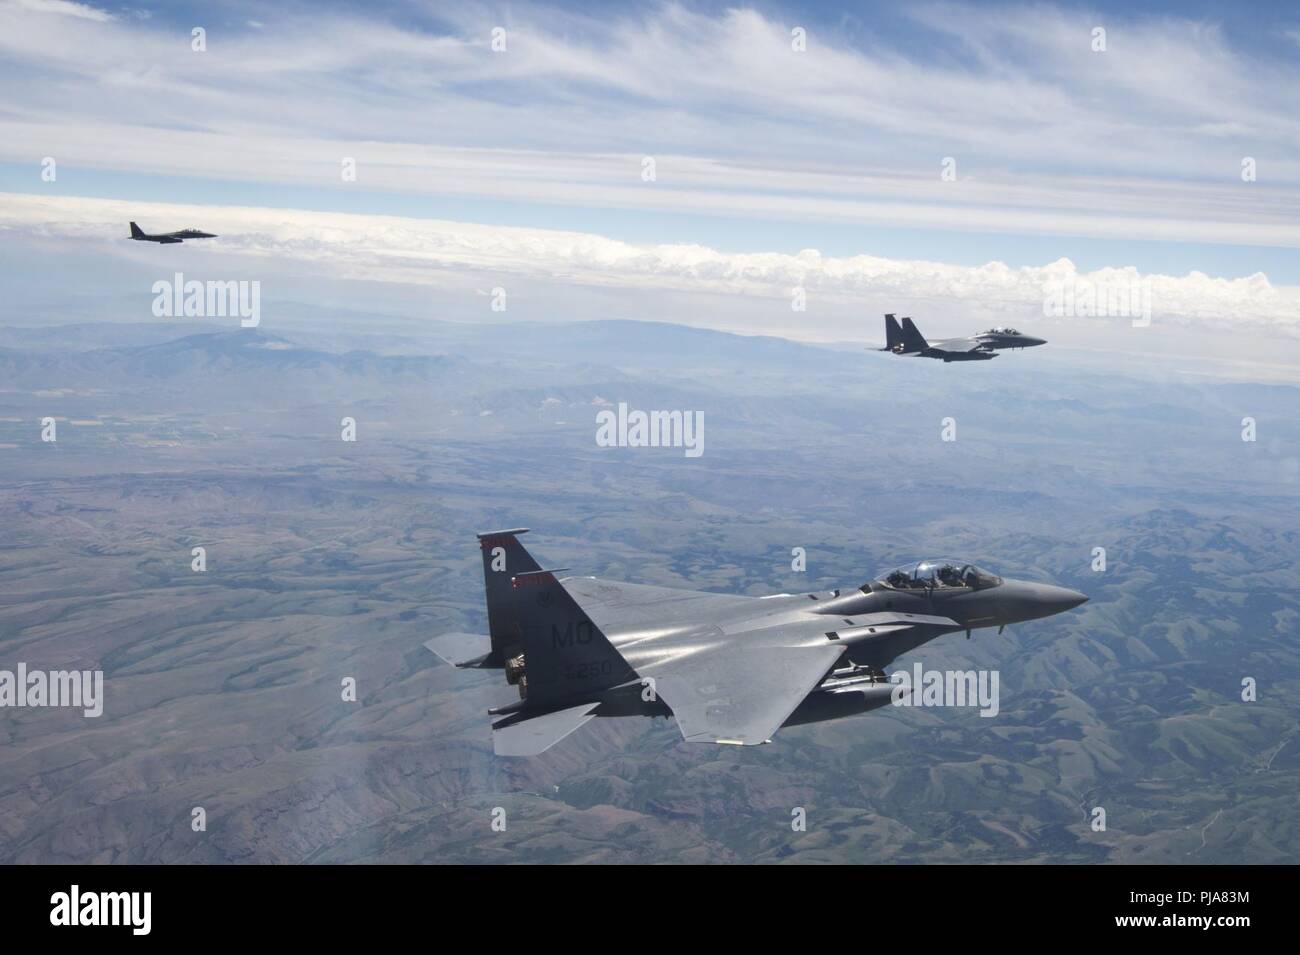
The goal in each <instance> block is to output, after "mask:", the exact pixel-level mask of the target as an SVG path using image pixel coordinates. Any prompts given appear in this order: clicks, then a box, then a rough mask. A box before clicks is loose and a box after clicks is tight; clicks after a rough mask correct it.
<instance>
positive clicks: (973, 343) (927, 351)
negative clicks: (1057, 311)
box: [880, 313, 1047, 361]
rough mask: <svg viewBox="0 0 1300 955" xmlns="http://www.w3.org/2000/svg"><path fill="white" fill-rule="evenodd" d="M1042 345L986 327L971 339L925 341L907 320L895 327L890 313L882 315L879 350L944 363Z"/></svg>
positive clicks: (1015, 333)
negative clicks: (1009, 349)
mask: <svg viewBox="0 0 1300 955" xmlns="http://www.w3.org/2000/svg"><path fill="white" fill-rule="evenodd" d="M1046 344H1047V342H1045V341H1044V340H1043V339H1041V338H1034V337H1032V336H1030V335H1022V334H1020V332H1018V331H1016V330H1015V329H1014V328H990V329H989V330H988V331H986V332H980V333H979V334H978V335H976V336H975V337H974V338H948V339H944V340H943V341H937V342H928V341H926V340H925V336H923V335H922V334H921V333H920V332H919V331H918V330H917V328H916V326H915V325H913V324H912V320H911V319H910V318H904V319H903V324H902V327H899V324H898V319H896V318H894V316H893V314H892V313H890V314H888V315H886V316H885V347H884V348H882V349H880V351H892V352H893V353H894V354H895V355H907V356H910V357H920V358H942V359H943V360H944V361H988V360H989V359H990V358H997V357H998V355H997V349H999V348H1030V347H1032V346H1034V345H1046Z"/></svg>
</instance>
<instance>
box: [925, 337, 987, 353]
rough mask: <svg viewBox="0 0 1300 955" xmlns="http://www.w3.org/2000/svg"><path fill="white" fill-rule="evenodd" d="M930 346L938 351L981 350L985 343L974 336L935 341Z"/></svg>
mask: <svg viewBox="0 0 1300 955" xmlns="http://www.w3.org/2000/svg"><path fill="white" fill-rule="evenodd" d="M930 347H931V348H933V349H935V350H936V351H947V352H970V351H979V350H981V349H982V348H983V347H984V343H983V342H982V341H979V340H977V339H974V338H949V339H948V340H947V341H942V342H934V343H932V344H931V345H930Z"/></svg>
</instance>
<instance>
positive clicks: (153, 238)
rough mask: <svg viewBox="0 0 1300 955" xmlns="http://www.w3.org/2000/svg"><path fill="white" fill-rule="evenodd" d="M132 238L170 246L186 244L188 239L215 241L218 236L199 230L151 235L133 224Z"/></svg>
mask: <svg viewBox="0 0 1300 955" xmlns="http://www.w3.org/2000/svg"><path fill="white" fill-rule="evenodd" d="M131 238H133V239H138V240H139V241H141V242H161V243H163V244H164V245H170V244H172V243H174V242H184V241H185V240H186V239H215V238H216V236H215V235H214V234H213V233H211V232H200V231H199V230H198V229H182V230H181V231H180V232H161V233H159V234H158V235H149V233H147V232H145V231H144V230H143V229H141V228H140V227H139V226H138V225H136V224H135V223H134V222H132V223H131Z"/></svg>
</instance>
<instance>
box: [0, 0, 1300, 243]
mask: <svg viewBox="0 0 1300 955" xmlns="http://www.w3.org/2000/svg"><path fill="white" fill-rule="evenodd" d="M70 6H74V5H70ZM14 9H15V8H13V7H0V56H3V57H5V58H6V59H7V60H11V61H13V63H14V64H16V65H18V66H19V67H21V68H20V69H17V70H15V71H14V74H13V80H12V87H13V88H12V89H11V91H10V92H11V95H10V97H9V99H8V103H9V108H8V110H7V113H6V116H5V117H4V118H3V120H0V159H4V160H7V161H11V162H27V161H30V159H31V157H32V156H45V155H51V156H55V157H56V158H58V159H60V161H61V162H63V163H68V164H72V165H88V166H93V167H100V168H109V169H116V170H134V171H139V172H142V173H146V174H170V175H185V176H198V177H212V178H221V179H236V180H246V181H258V182H270V183H281V182H293V183H298V184H316V185H318V186H319V187H320V188H328V187H332V186H337V185H338V182H339V176H338V164H339V159H340V157H342V156H345V155H346V156H356V157H357V158H358V160H359V162H360V164H361V173H360V179H359V182H360V184H361V188H366V189H377V190H387V191H393V192H398V193H415V194H425V195H451V196H476V197H491V198H498V199H503V200H508V201H514V202H533V203H546V202H550V203H559V204H564V205H566V206H568V207H570V208H575V209H578V208H581V209H588V210H592V209H609V208H617V209H630V210H642V211H655V212H659V211H677V212H690V213H698V214H706V215H716V216H741V217H763V218H767V219H770V220H773V221H782V222H791V221H794V222H805V223H810V224H816V223H820V222H833V223H850V224H867V225H895V226H905V227H909V228H921V229H958V230H961V229H969V230H972V231H993V232H1023V233H1029V234H1058V235H1062V234H1063V235H1078V236H1088V237H1107V238H1124V239H1139V238H1140V239H1150V240H1156V241H1198V242H1206V243H1220V244H1242V245H1256V244H1262V245H1275V246H1288V247H1296V246H1300V160H1297V159H1296V156H1297V151H1298V150H1300V119H1298V118H1297V114H1296V111H1295V109H1294V92H1293V91H1294V90H1295V89H1296V88H1297V87H1298V86H1300V66H1297V65H1296V64H1295V63H1271V62H1268V61H1260V60H1257V59H1253V58H1252V57H1251V56H1250V55H1249V54H1248V53H1246V52H1243V51H1240V50H1237V49H1234V48H1233V47H1231V46H1230V45H1229V44H1228V42H1227V41H1226V40H1225V38H1224V37H1223V36H1222V35H1221V34H1220V33H1219V32H1218V31H1216V30H1214V29H1212V28H1207V27H1206V26H1204V25H1203V24H1200V23H1197V22H1195V21H1188V20H1180V19H1177V18H1162V19H1153V20H1143V21H1134V20H1124V19H1119V18H1116V17H1108V18H1107V19H1108V25H1109V30H1108V41H1109V49H1108V51H1107V52H1106V53H1104V54H1094V53H1092V52H1091V50H1090V48H1089V43H1088V41H1089V39H1090V31H1091V27H1092V18H1091V16H1090V15H1088V14H1085V13H1079V12H1063V11H1060V10H1055V9H1052V8H1050V7H1041V6H1033V7H1016V8H1005V9H1001V10H994V11H992V12H989V11H986V10H973V9H971V8H967V7H948V6H936V5H919V6H916V7H909V11H912V12H911V15H912V16H914V17H915V18H916V19H917V21H918V22H919V23H920V24H921V25H922V29H924V30H927V31H930V32H929V33H923V34H922V38H923V39H924V40H928V39H929V38H931V37H932V38H933V43H928V42H921V43H919V44H916V45H915V46H914V47H912V48H909V49H908V50H907V51H904V50H902V49H899V48H897V47H894V46H891V45H889V44H888V43H886V42H885V40H884V39H883V38H881V37H873V36H871V35H870V34H869V33H867V34H864V36H863V37H862V38H861V39H860V40H859V41H858V42H856V43H854V44H850V43H849V42H848V40H847V39H846V38H845V37H843V36H840V35H837V34H836V33H834V32H832V31H830V30H824V31H819V30H817V29H813V30H812V32H811V34H810V37H809V48H808V51H807V52H805V53H794V52H792V51H791V49H790V44H789V26H790V24H789V23H785V22H782V21H781V20H780V19H778V18H777V17H774V16H765V15H763V14H760V13H758V12H755V11H753V10H743V9H732V10H727V11H724V12H721V13H718V14H711V13H700V12H694V11H691V10H687V9H685V8H683V7H679V6H675V5H667V6H654V7H649V8H646V9H644V10H639V11H637V12H629V13H623V14H610V15H602V16H599V17H596V16H584V15H580V14H574V13H570V12H565V11H561V10H556V9H554V8H549V7H533V6H528V5H522V6H515V5H512V6H511V7H510V8H508V9H502V8H498V7H496V6H476V5H470V6H466V7H461V6H454V7H448V8H447V9H445V10H439V12H438V13H437V15H438V16H443V17H447V18H449V21H448V22H445V23H443V24H442V25H441V26H440V27H439V28H438V29H437V30H424V31H422V30H419V29H416V28H414V27H410V26H397V25H395V24H392V23H386V22H383V21H382V20H381V19H379V18H377V17H376V18H359V17H354V16H351V15H347V14H340V13H337V12H334V11H318V12H314V13H313V14H312V15H310V16H306V17H297V18H293V19H290V18H289V17H288V15H287V14H286V15H284V16H283V17H281V18H280V19H272V18H271V17H270V16H267V18H266V27H265V28H264V29H244V28H230V29H227V28H221V29H217V28H216V27H214V28H213V29H212V30H211V31H210V33H209V38H208V39H209V50H208V52H207V53H204V54H201V55H200V54H195V53H193V52H191V50H190V48H189V43H188V36H187V35H186V34H184V33H182V32H177V31H175V30H170V29H168V28H166V27H164V26H162V25H154V24H135V23H124V22H115V23H110V22H98V23H97V22H90V21H85V22H83V21H76V22H73V23H66V22H59V23H54V22H51V21H54V20H56V19H57V20H60V21H64V20H69V19H71V18H53V17H32V16H12V15H11V16H6V15H5V14H6V12H8V11H12V10H14ZM85 9H88V10H89V9H92V8H85ZM498 23H502V24H505V25H506V27H507V30H508V37H509V43H508V52H506V53H503V54H494V53H492V52H491V51H490V49H489V48H488V45H487V36H488V33H487V31H488V28H489V25H492V24H498ZM939 49H942V51H943V53H944V55H939V54H938V53H936V52H935V51H936V50H939ZM162 94H165V95H162ZM142 117H147V122H146V121H144V120H142ZM503 143H508V144H509V146H510V147H511V148H510V149H508V150H507V149H502V148H501V144H503ZM646 154H651V155H654V156H655V158H656V159H657V161H658V163H659V169H658V171H659V180H658V182H657V183H655V184H654V185H653V186H651V185H648V184H645V183H642V182H641V181H640V177H639V171H640V168H639V160H640V158H641V156H643V155H646ZM1245 155H1250V156H1252V157H1254V158H1255V159H1256V160H1257V161H1258V163H1259V172H1260V177H1259V181H1257V182H1253V183H1249V184H1247V183H1243V182H1242V181H1241V179H1240V162H1241V159H1242V157H1243V156H1245ZM944 156H953V157H955V158H956V160H957V171H958V180H959V181H957V182H953V183H941V182H940V181H939V175H938V174H939V161H940V159H941V158H942V157H944Z"/></svg>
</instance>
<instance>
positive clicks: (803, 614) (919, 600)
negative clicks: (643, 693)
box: [605, 561, 1088, 670]
mask: <svg viewBox="0 0 1300 955" xmlns="http://www.w3.org/2000/svg"><path fill="white" fill-rule="evenodd" d="M963 574H965V577H964V578H963V576H962V575H963ZM1087 599H1088V598H1087V597H1085V596H1084V595H1083V594H1081V593H1079V592H1078V591H1076V590H1070V589H1069V588H1066V587H1058V586H1056V585H1053V584H1041V583H1037V582H1033V581H1027V580H1011V579H1003V578H1000V577H996V576H994V575H992V574H988V573H986V572H984V571H981V570H979V568H976V567H974V565H971V564H968V563H963V562H957V561H948V562H942V563H940V562H935V561H921V562H920V563H919V564H917V565H914V566H913V567H912V568H910V570H908V571H906V572H905V571H901V570H900V571H894V572H893V573H891V574H889V575H883V576H882V578H881V579H878V580H872V581H870V582H868V583H866V584H863V585H861V586H857V587H853V588H852V589H849V590H833V591H830V592H829V593H805V594H777V595H774V596H771V597H763V598H759V599H757V600H751V601H749V603H748V604H747V605H746V606H744V607H743V608H741V607H734V606H733V607H724V608H721V609H718V610H710V609H709V608H708V607H702V608H701V616H700V617H699V618H697V619H694V620H692V621H691V622H690V623H688V624H679V625H675V626H671V627H664V626H662V625H661V624H660V623H658V622H656V621H655V619H654V617H653V614H649V615H647V617H646V618H645V619H644V620H638V619H635V618H634V619H630V620H628V621H627V622H626V623H624V624H623V625H621V626H619V627H615V628H606V630H605V635H606V637H608V638H609V640H610V642H611V643H613V644H614V646H615V647H616V648H617V649H618V650H619V652H620V653H621V654H622V655H623V656H624V657H625V658H626V659H627V661H628V663H629V664H630V665H631V666H632V667H633V668H636V667H638V664H650V663H653V662H654V661H655V659H656V658H657V656H658V652H657V649H656V644H657V642H658V640H657V638H659V637H662V636H667V635H669V634H671V635H673V636H674V637H679V636H682V635H684V634H690V635H692V636H698V638H699V641H700V644H701V645H706V644H711V643H714V642H715V641H716V642H722V641H727V640H729V639H730V640H734V641H735V648H736V651H737V653H738V654H740V655H742V656H743V653H744V637H743V632H744V631H747V630H754V629H758V628H760V627H763V628H766V627H781V626H790V627H792V628H793V627H796V626H798V627H802V628H807V626H808V624H809V623H810V622H813V621H819V622H820V621H824V630H825V632H832V631H834V632H836V633H837V634H839V635H840V637H841V638H842V639H843V640H844V643H845V645H846V653H847V657H848V659H849V660H850V661H851V662H852V663H853V664H854V665H857V666H865V667H871V668H872V669H875V670H883V669H884V667H885V666H887V665H889V664H890V663H892V662H893V661H894V659H895V658H896V657H898V656H900V655H902V654H903V653H906V652H908V651H909V650H912V649H914V648H916V647H918V646H920V645H922V644H924V643H928V642H929V641H930V640H933V639H934V638H935V637H938V636H942V635H943V634H946V633H955V632H960V631H966V630H977V629H981V628H985V627H1004V626H1007V625H1010V624H1016V623H1024V622H1025V621H1029V620H1037V619H1040V618H1042V617H1050V616H1052V615H1053V614H1057V613H1061V612H1063V611H1065V610H1069V609H1071V608H1073V607H1077V606H1079V605H1080V604H1082V603H1084V602H1085V601H1086V600H1087ZM881 614H884V615H907V616H908V618H909V619H906V620H905V621H894V622H892V623H891V622H878V618H877V617H876V615H881ZM859 618H861V619H859ZM818 629H819V630H820V629H821V628H820V627H819V628H818ZM731 634H736V636H734V637H732V636H729V635H731Z"/></svg>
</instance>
